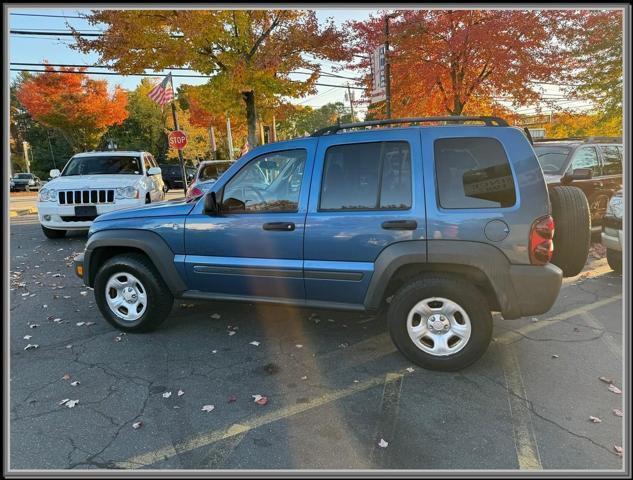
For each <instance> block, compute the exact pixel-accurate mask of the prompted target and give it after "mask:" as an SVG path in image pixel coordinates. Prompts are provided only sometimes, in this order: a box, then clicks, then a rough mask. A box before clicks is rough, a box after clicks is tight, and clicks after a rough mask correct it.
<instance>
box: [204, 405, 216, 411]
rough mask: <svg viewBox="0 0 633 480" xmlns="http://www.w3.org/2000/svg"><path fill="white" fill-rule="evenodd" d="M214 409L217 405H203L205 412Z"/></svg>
mask: <svg viewBox="0 0 633 480" xmlns="http://www.w3.org/2000/svg"><path fill="white" fill-rule="evenodd" d="M214 409H215V405H203V406H202V409H201V410H202V411H203V412H211V411H213V410H214Z"/></svg>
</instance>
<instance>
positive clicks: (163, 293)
mask: <svg viewBox="0 0 633 480" xmlns="http://www.w3.org/2000/svg"><path fill="white" fill-rule="evenodd" d="M119 272H120V273H122V274H125V273H131V274H132V275H134V276H135V277H136V278H137V279H138V280H139V281H140V282H141V283H142V285H143V287H144V289H145V290H146V293H147V306H146V309H145V312H144V313H143V315H141V316H140V317H139V318H138V319H136V320H134V321H126V320H123V319H121V318H119V317H118V316H117V315H115V314H114V312H113V311H112V310H111V309H110V307H109V306H108V303H107V300H106V291H105V288H106V285H107V282H108V280H109V279H110V277H111V276H112V275H114V274H116V273H119ZM94 292H95V300H96V302H97V306H98V307H99V310H100V311H101V314H102V315H103V316H104V318H105V319H106V320H107V321H108V323H110V324H111V325H112V326H113V327H115V328H117V329H119V330H122V331H125V332H149V331H152V330H155V329H156V328H158V327H159V326H160V325H161V324H162V323H163V322H164V321H165V319H166V318H167V317H168V316H169V312H170V311H171V307H172V305H173V303H174V298H173V296H172V295H171V292H170V291H169V288H167V285H165V282H164V281H163V279H162V278H161V276H160V274H159V273H158V272H157V271H156V268H155V267H154V265H153V264H152V263H151V262H150V261H149V259H148V258H147V257H146V256H145V255H142V254H139V253H125V254H121V255H116V256H114V257H112V258H110V259H109V260H108V261H106V262H105V263H104V264H103V265H102V266H101V267H100V268H99V270H98V271H97V274H96V276H95V284H94Z"/></svg>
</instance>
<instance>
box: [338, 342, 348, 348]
mask: <svg viewBox="0 0 633 480" xmlns="http://www.w3.org/2000/svg"><path fill="white" fill-rule="evenodd" d="M347 347H349V342H343V343H341V344H340V345H339V348H347Z"/></svg>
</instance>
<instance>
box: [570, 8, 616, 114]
mask: <svg viewBox="0 0 633 480" xmlns="http://www.w3.org/2000/svg"><path fill="white" fill-rule="evenodd" d="M623 28H624V26H623V12H622V11H618V10H587V11H584V12H583V15H581V16H578V18H577V21H576V23H575V29H573V30H571V32H570V35H569V36H568V38H567V41H568V42H569V43H570V44H571V45H572V47H571V52H572V55H573V56H574V59H575V60H576V65H575V69H574V71H573V72H572V74H571V75H570V80H572V81H573V83H574V84H575V85H576V88H575V89H574V92H573V93H575V94H576V95H578V96H579V97H581V98H584V99H589V100H590V101H592V102H593V103H594V104H595V105H596V106H597V108H598V109H599V110H600V111H601V112H602V116H603V119H604V120H608V119H612V118H616V119H619V121H620V122H621V119H622V99H623V97H624V90H623V77H624V75H623V73H624V71H623V66H622V65H623V64H622V62H623V56H622V32H623Z"/></svg>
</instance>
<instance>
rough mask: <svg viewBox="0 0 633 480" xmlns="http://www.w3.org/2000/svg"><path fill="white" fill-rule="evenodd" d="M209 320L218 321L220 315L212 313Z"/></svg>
mask: <svg viewBox="0 0 633 480" xmlns="http://www.w3.org/2000/svg"><path fill="white" fill-rule="evenodd" d="M211 318H212V319H213V320H219V319H220V318H221V316H220V314H219V313H214V314H213V315H211Z"/></svg>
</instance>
